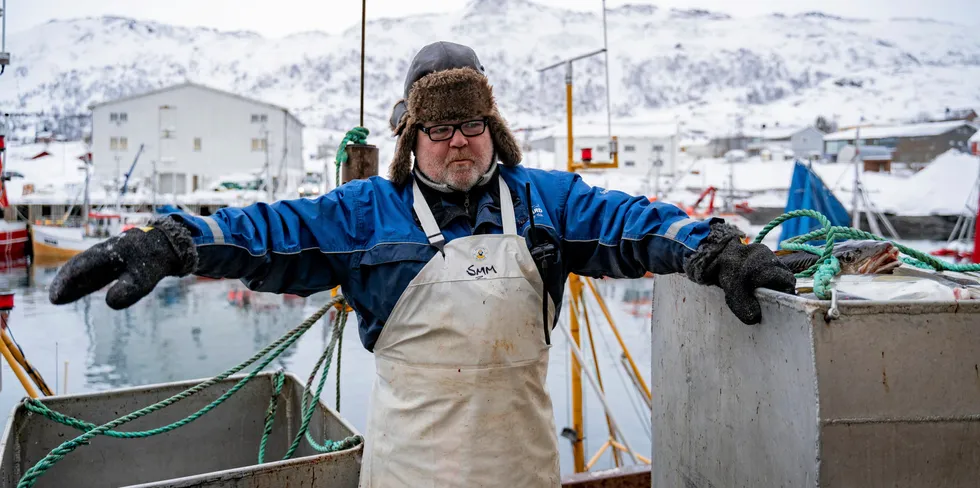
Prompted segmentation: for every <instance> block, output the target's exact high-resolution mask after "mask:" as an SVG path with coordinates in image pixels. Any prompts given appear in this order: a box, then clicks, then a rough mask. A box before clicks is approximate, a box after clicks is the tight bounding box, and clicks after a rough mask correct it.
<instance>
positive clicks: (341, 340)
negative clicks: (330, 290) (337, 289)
mask: <svg viewBox="0 0 980 488" xmlns="http://www.w3.org/2000/svg"><path fill="white" fill-rule="evenodd" d="M343 313H344V320H347V306H346V305H345V306H344V312H343ZM343 350H344V331H343V329H341V331H340V337H338V338H337V406H336V408H335V410H337V413H340V364H341V363H340V353H341V351H343Z"/></svg>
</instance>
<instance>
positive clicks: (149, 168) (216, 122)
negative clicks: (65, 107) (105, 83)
mask: <svg viewBox="0 0 980 488" xmlns="http://www.w3.org/2000/svg"><path fill="white" fill-rule="evenodd" d="M89 108H90V109H91V110H92V162H93V164H94V167H95V175H96V177H97V178H100V179H103V180H112V179H115V178H119V177H121V176H122V175H124V174H125V173H126V172H127V171H129V168H130V166H131V165H132V164H133V160H134V158H136V154H137V152H138V151H139V148H140V145H142V146H143V151H142V153H141V154H140V155H139V159H138V161H137V162H136V165H135V168H134V169H133V174H132V175H131V176H130V184H133V183H134V182H139V181H141V180H145V181H146V182H147V183H149V182H150V181H152V175H153V169H154V163H156V164H155V166H156V171H157V173H158V177H157V185H158V186H157V192H158V193H161V194H168V193H173V194H177V195H179V194H186V193H190V192H193V191H196V190H198V189H204V188H207V186H208V184H209V183H210V182H212V181H213V180H214V179H215V178H217V177H218V176H221V175H225V174H228V173H240V172H247V171H255V172H261V171H263V169H264V168H265V167H266V164H267V162H268V166H269V170H270V172H271V176H272V181H273V182H274V183H275V184H276V196H277V198H278V197H280V196H281V195H283V193H284V190H285V189H287V188H291V187H294V186H295V185H296V184H297V181H293V180H294V179H295V180H298V178H300V177H302V174H303V133H302V131H303V124H302V123H301V122H300V121H299V119H297V118H296V117H295V116H294V115H292V114H291V113H289V111H288V110H286V109H285V108H282V107H279V106H276V105H272V104H269V103H265V102H261V101H258V100H252V99H249V98H246V97H243V96H240V95H236V94H233V93H229V92H224V91H221V90H217V89H214V88H210V87H206V86H202V85H199V84H196V83H183V84H179V85H174V86H170V87H167V88H163V89H160V90H155V91H151V92H148V93H143V94H140V95H134V96H130V97H125V98H119V99H116V100H110V101H106V102H102V103H98V104H94V105H92V106H90V107H89ZM262 174H265V173H264V172H263V173H262Z"/></svg>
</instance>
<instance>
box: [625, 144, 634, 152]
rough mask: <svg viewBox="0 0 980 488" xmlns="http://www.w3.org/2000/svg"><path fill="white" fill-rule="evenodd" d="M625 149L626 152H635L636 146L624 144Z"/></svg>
mask: <svg viewBox="0 0 980 488" xmlns="http://www.w3.org/2000/svg"><path fill="white" fill-rule="evenodd" d="M623 151H624V152H633V151H636V146H634V145H632V144H629V145H626V146H623Z"/></svg>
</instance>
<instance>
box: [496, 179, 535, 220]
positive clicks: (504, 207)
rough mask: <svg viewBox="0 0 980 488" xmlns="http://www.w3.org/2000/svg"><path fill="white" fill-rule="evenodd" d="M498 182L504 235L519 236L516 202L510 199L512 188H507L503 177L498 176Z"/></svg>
mask: <svg viewBox="0 0 980 488" xmlns="http://www.w3.org/2000/svg"><path fill="white" fill-rule="evenodd" d="M497 181H499V182H500V218H501V220H502V221H503V222H502V223H503V226H504V234H510V235H517V219H516V218H515V217H514V201H513V200H511V198H510V188H507V183H506V182H505V181H504V177H503V176H500V175H497ZM528 203H530V202H528Z"/></svg>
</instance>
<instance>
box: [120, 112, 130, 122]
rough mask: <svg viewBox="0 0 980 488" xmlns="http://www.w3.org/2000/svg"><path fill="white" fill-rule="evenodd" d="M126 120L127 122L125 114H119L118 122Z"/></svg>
mask: <svg viewBox="0 0 980 488" xmlns="http://www.w3.org/2000/svg"><path fill="white" fill-rule="evenodd" d="M126 120H128V117H127V116H126V112H120V114H119V121H120V122H125V121H126Z"/></svg>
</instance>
